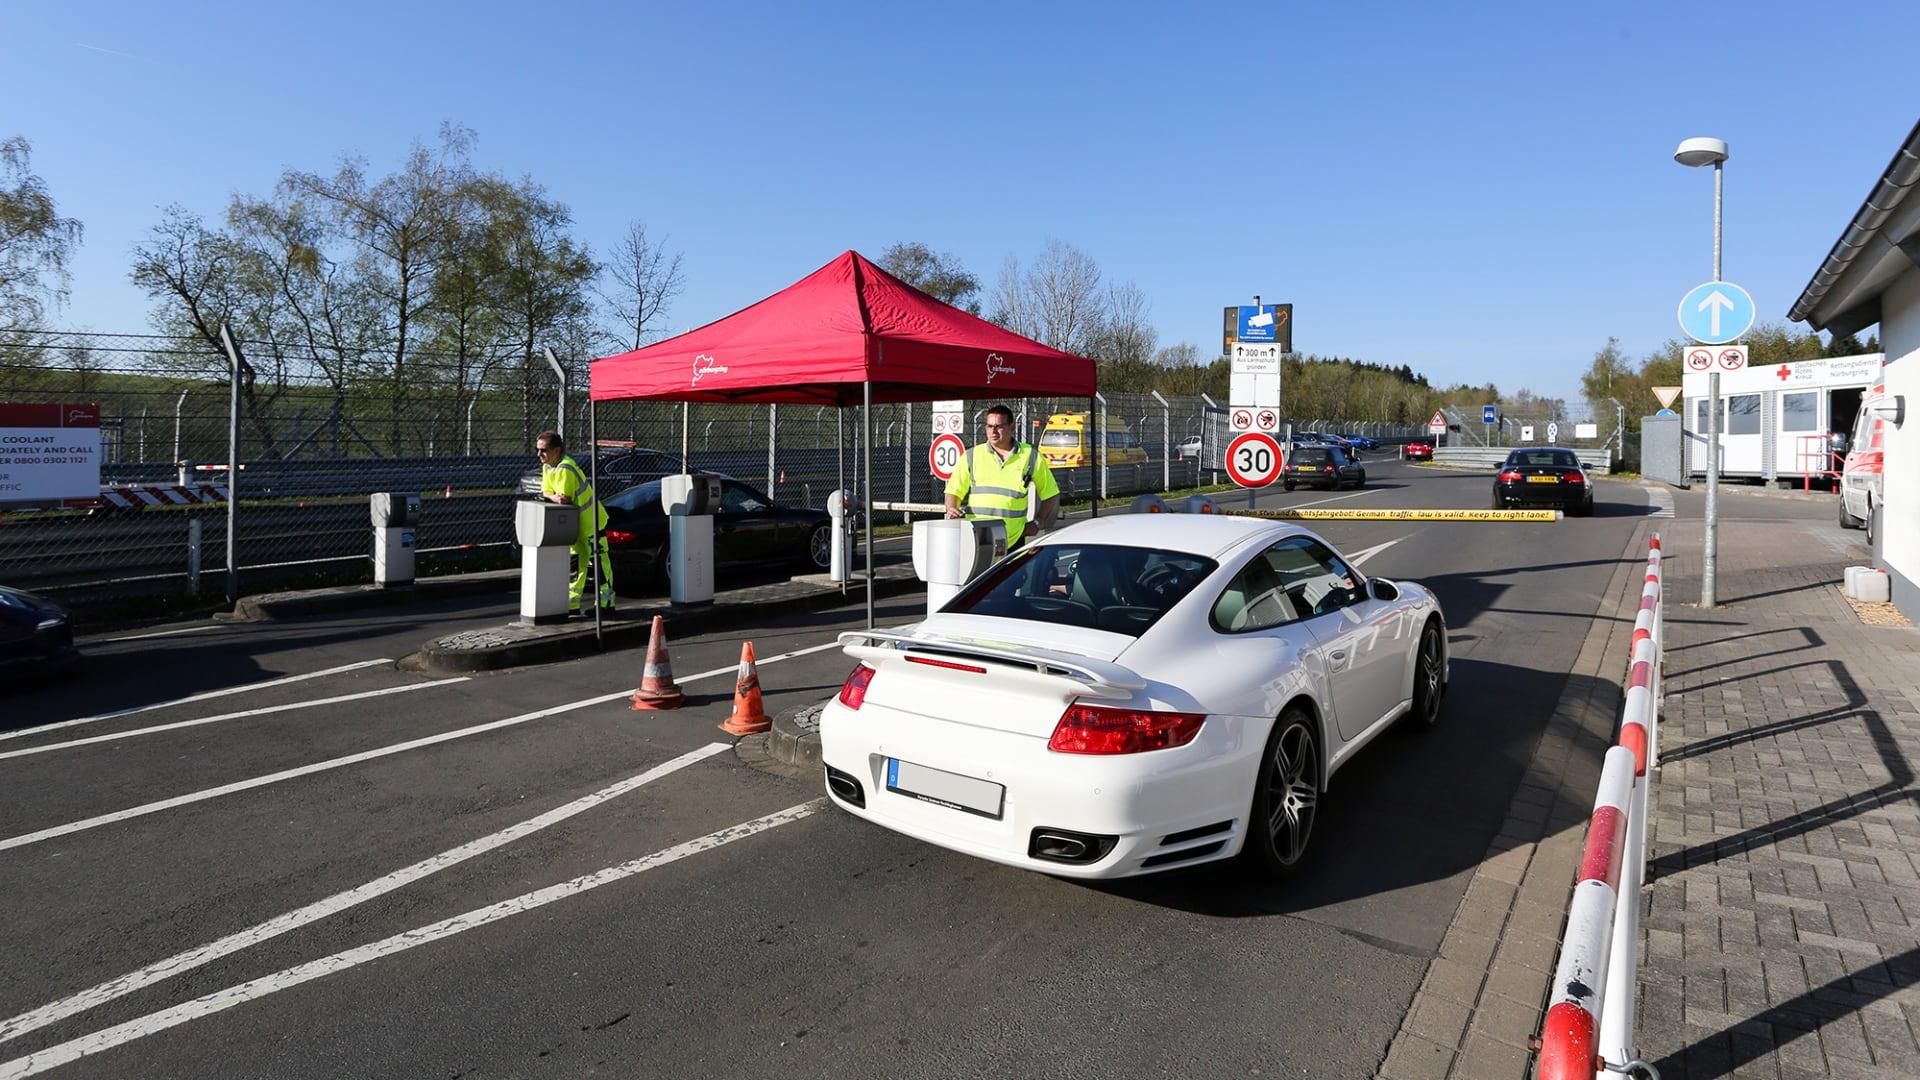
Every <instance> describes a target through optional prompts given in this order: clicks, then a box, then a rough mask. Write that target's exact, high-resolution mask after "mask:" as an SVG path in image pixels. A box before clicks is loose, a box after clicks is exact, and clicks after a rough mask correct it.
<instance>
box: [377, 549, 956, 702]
mask: <svg viewBox="0 0 1920 1080" xmlns="http://www.w3.org/2000/svg"><path fill="white" fill-rule="evenodd" d="M874 585H875V588H874V596H875V597H876V598H884V597H891V596H900V595H904V594H906V593H912V592H917V591H920V590H922V589H924V588H925V587H926V586H925V585H923V584H922V583H921V582H920V581H919V580H918V579H916V578H915V577H914V576H913V574H912V571H911V569H909V568H907V567H904V566H898V565H895V566H882V567H880V568H879V570H878V572H877V574H876V576H875V578H874ZM861 588H862V586H859V585H855V586H854V587H852V588H851V589H849V590H848V591H847V593H846V594H845V595H842V594H841V592H840V590H839V589H838V588H837V587H833V586H826V585H817V584H812V583H798V582H788V583H784V584H780V585H770V586H760V587H757V588H750V589H740V590H736V591H734V592H732V593H722V594H721V595H720V597H719V598H718V599H716V600H715V601H714V602H713V603H711V604H705V605H701V606H699V607H683V608H676V607H674V606H673V605H672V604H667V603H660V602H655V603H650V604H643V605H641V606H639V607H636V608H631V609H629V608H622V609H621V611H620V614H619V616H618V617H617V621H615V622H613V623H610V624H607V625H605V626H603V627H602V631H601V634H600V636H599V639H596V637H595V634H594V629H593V623H592V621H591V620H582V621H581V622H580V623H579V624H577V625H576V624H573V623H568V624H565V625H563V626H562V627H559V628H548V627H538V628H532V629H526V628H520V627H515V626H507V627H501V628H496V629H492V630H469V631H463V632H461V633H457V634H450V635H448V636H446V637H443V638H436V639H434V640H432V641H429V642H427V643H426V644H425V645H423V646H422V647H421V648H420V650H419V651H418V652H415V653H413V654H412V655H410V656H408V657H406V658H405V659H404V660H402V661H401V664H402V666H404V667H406V668H407V669H408V670H410V671H421V672H426V673H428V674H434V675H470V674H473V673H475V672H481V671H498V670H500V669H502V668H511V667H526V666H528V665H530V664H551V663H555V662H557V661H562V660H575V659H578V658H580V657H583V656H593V655H595V654H598V653H601V652H611V651H613V650H615V649H627V648H645V647H646V644H647V639H648V636H649V634H650V632H651V629H652V623H653V616H655V615H662V616H665V617H666V620H667V630H668V641H669V642H671V641H672V640H673V639H674V638H675V637H681V636H685V635H687V634H693V633H701V632H704V631H707V630H712V629H716V628H720V627H724V626H726V625H728V624H729V623H736V622H737V620H739V619H740V618H742V617H744V616H745V615H747V614H751V615H752V616H753V617H755V618H759V617H761V616H764V615H771V614H785V613H790V612H808V611H823V610H826V609H828V608H834V607H839V606H840V605H842V604H845V603H848V602H850V601H857V600H859V599H860V598H861ZM602 640H604V645H603V644H602Z"/></svg>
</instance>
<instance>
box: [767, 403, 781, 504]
mask: <svg viewBox="0 0 1920 1080" xmlns="http://www.w3.org/2000/svg"><path fill="white" fill-rule="evenodd" d="M779 437H780V406H778V405H768V406H767V498H769V499H772V500H773V501H774V502H779V501H780V493H779V491H777V490H776V489H775V487H774V483H773V481H774V471H773V470H774V465H773V453H774V447H775V445H776V444H777V442H778V440H779Z"/></svg>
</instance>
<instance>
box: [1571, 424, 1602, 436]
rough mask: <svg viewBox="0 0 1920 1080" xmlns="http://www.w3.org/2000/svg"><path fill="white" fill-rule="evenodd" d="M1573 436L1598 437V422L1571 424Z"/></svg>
mask: <svg viewBox="0 0 1920 1080" xmlns="http://www.w3.org/2000/svg"><path fill="white" fill-rule="evenodd" d="M1573 437H1574V438H1576V439H1597V438H1599V437H1600V425H1599V424H1575V425H1573Z"/></svg>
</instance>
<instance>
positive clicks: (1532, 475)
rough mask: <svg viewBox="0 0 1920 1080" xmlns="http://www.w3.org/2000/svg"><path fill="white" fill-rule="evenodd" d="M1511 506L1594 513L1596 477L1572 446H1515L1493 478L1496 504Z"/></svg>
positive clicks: (1497, 507) (1496, 506) (1579, 514)
mask: <svg viewBox="0 0 1920 1080" xmlns="http://www.w3.org/2000/svg"><path fill="white" fill-rule="evenodd" d="M1510 506H1532V507H1552V508H1554V509H1557V510H1565V511H1566V512H1567V513H1568V514H1570V515H1572V516H1574V517H1592V516H1593V478H1592V477H1590V476H1588V475H1587V470H1586V469H1584V468H1581V466H1580V456H1579V455H1578V454H1575V453H1574V452H1573V451H1571V450H1562V449H1559V448H1558V447H1542V448H1540V449H1538V450H1534V449H1522V450H1515V451H1514V452H1513V453H1511V454H1508V455H1507V460H1506V462H1505V463H1504V464H1502V465H1501V466H1500V472H1499V475H1497V476H1495V477H1494V478H1493V508H1494V509H1495V510H1504V509H1506V508H1507V507H1510Z"/></svg>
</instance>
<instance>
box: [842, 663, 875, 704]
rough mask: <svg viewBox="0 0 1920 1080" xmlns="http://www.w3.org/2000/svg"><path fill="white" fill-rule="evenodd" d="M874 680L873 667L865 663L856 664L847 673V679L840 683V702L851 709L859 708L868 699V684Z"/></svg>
mask: <svg viewBox="0 0 1920 1080" xmlns="http://www.w3.org/2000/svg"><path fill="white" fill-rule="evenodd" d="M872 681H873V669H872V668H870V667H868V666H867V665H865V664H856V665H855V666H854V669H853V670H852V671H850V672H848V673H847V681H846V682H844V683H841V684H840V704H842V705H845V706H846V707H847V708H849V709H858V708H859V707H860V706H861V705H862V704H865V702H866V700H867V684H868V683H870V682H872Z"/></svg>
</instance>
